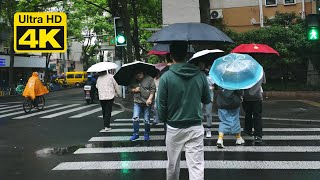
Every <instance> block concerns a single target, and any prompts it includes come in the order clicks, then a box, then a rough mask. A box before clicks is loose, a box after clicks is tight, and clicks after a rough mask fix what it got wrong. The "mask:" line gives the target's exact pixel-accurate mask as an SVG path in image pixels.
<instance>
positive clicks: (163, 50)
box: [148, 44, 196, 55]
mask: <svg viewBox="0 0 320 180" xmlns="http://www.w3.org/2000/svg"><path fill="white" fill-rule="evenodd" d="M188 52H189V53H195V52H196V51H195V50H194V48H193V47H192V46H190V49H189V48H188ZM168 53H170V44H156V45H154V46H153V47H152V49H151V51H149V53H148V55H164V54H168Z"/></svg>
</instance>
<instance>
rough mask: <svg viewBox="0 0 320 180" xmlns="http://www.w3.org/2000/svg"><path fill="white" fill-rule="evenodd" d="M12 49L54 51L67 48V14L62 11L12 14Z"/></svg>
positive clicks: (26, 51) (22, 51)
mask: <svg viewBox="0 0 320 180" xmlns="http://www.w3.org/2000/svg"><path fill="white" fill-rule="evenodd" d="M14 50H15V52H18V53H29V52H41V53H56V52H65V51H66V50H67V15H66V14H65V13H62V12H17V13H15V14H14Z"/></svg>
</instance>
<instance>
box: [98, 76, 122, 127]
mask: <svg viewBox="0 0 320 180" xmlns="http://www.w3.org/2000/svg"><path fill="white" fill-rule="evenodd" d="M110 72H111V70H107V71H102V72H99V76H98V79H97V83H96V88H97V89H98V94H99V100H100V104H101V107H102V116H103V120H104V127H105V131H110V130H111V127H110V119H111V112H112V104H113V101H114V97H115V96H116V95H117V96H120V94H121V91H120V88H119V85H118V84H117V82H116V81H115V80H114V78H113V74H112V73H110Z"/></svg>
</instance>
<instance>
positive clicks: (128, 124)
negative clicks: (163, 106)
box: [110, 120, 219, 127]
mask: <svg viewBox="0 0 320 180" xmlns="http://www.w3.org/2000/svg"><path fill="white" fill-rule="evenodd" d="M139 124H140V126H144V122H143V120H141V121H140V123H139ZM202 124H203V125H207V122H203V123H202ZM110 125H111V127H112V126H132V121H131V123H111V124H110ZM157 125H163V123H158V124H157ZM212 125H219V122H213V123H212Z"/></svg>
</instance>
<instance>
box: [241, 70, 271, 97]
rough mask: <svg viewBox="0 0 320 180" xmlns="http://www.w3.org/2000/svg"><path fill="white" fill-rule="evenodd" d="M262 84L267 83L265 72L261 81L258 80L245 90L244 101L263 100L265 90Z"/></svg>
mask: <svg viewBox="0 0 320 180" xmlns="http://www.w3.org/2000/svg"><path fill="white" fill-rule="evenodd" d="M262 84H266V77H265V75H264V74H263V76H262V78H261V79H260V81H258V82H257V84H255V85H254V86H253V87H251V88H250V89H246V90H244V95H243V101H262V100H263V91H262Z"/></svg>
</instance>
